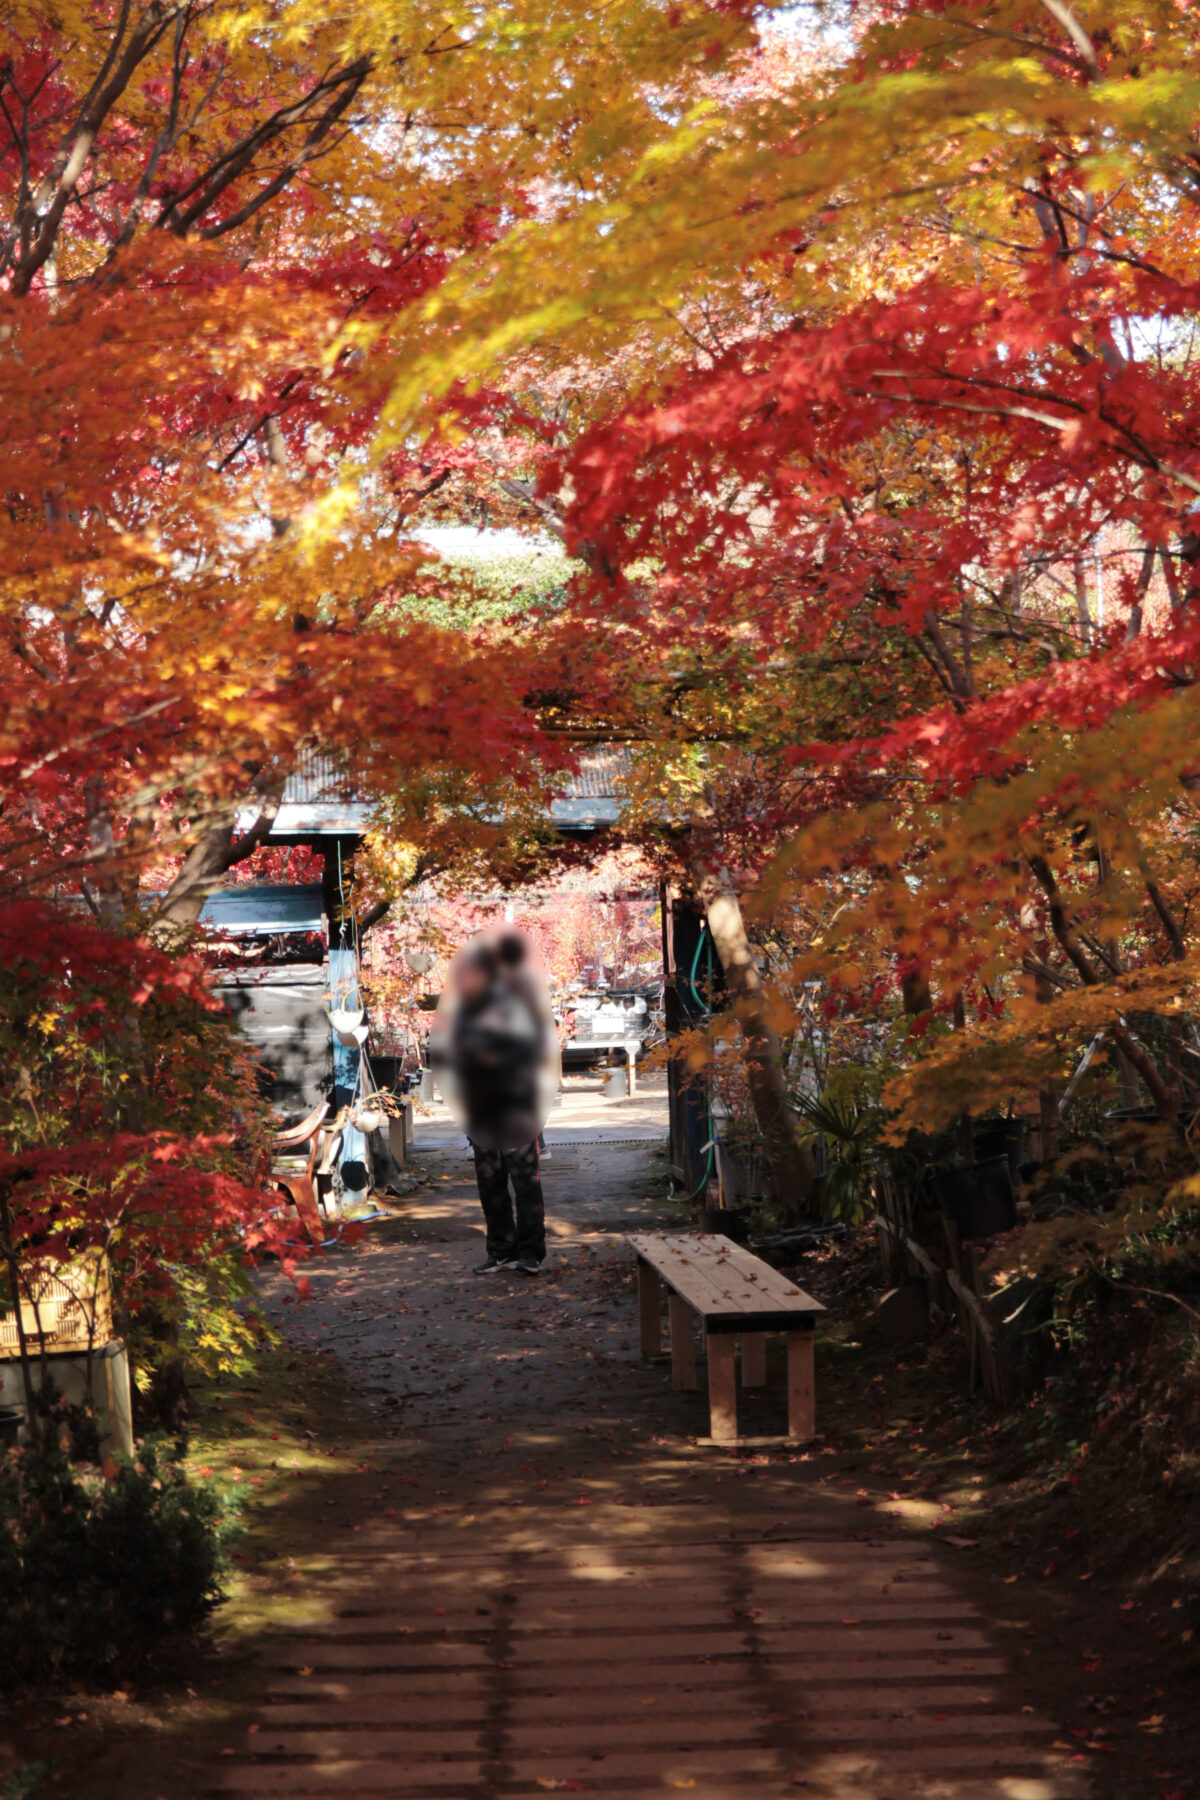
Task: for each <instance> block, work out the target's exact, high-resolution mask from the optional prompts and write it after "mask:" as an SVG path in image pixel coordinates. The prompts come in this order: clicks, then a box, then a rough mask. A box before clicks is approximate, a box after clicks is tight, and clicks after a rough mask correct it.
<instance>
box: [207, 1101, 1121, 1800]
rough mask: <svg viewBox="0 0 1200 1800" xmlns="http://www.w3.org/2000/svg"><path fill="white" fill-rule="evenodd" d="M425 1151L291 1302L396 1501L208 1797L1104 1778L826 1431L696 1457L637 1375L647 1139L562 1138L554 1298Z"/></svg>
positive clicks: (302, 1623)
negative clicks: (820, 1440) (334, 1365)
mask: <svg viewBox="0 0 1200 1800" xmlns="http://www.w3.org/2000/svg"><path fill="white" fill-rule="evenodd" d="M561 1123H562V1122H561V1121H560V1125H561ZM558 1135H559V1136H560V1139H561V1137H562V1135H563V1133H562V1131H561V1130H560V1131H559V1133H558ZM610 1135H614V1133H612V1132H610ZM429 1166H430V1169H431V1171H432V1172H434V1173H435V1175H436V1179H435V1181H434V1183H433V1185H432V1187H426V1188H424V1189H423V1190H422V1191H421V1196H420V1198H418V1199H414V1200H412V1201H410V1202H409V1203H407V1205H406V1208H405V1212H404V1215H403V1217H401V1218H398V1219H397V1220H396V1221H395V1222H392V1223H388V1224H385V1225H382V1226H379V1225H377V1226H375V1227H372V1228H371V1229H372V1236H371V1238H370V1240H369V1241H368V1242H367V1243H364V1244H362V1245H360V1246H359V1247H358V1248H357V1249H355V1250H354V1251H353V1252H349V1253H343V1252H337V1253H334V1255H333V1256H332V1257H331V1258H330V1259H329V1260H327V1261H325V1262H323V1263H322V1264H321V1265H320V1266H318V1267H317V1268H316V1270H315V1271H314V1272H313V1276H312V1282H313V1288H314V1295H313V1298H312V1299H311V1301H310V1302H309V1303H308V1304H307V1305H306V1306H304V1307H295V1306H291V1305H285V1304H284V1298H285V1296H284V1290H283V1288H282V1285H279V1286H277V1287H274V1288H273V1289H272V1290H271V1292H270V1293H269V1296H268V1297H269V1300H270V1303H271V1305H272V1306H273V1307H274V1309H275V1312H276V1316H277V1317H278V1318H279V1320H280V1321H281V1322H282V1323H283V1324H284V1327H285V1329H286V1330H287V1331H288V1333H289V1334H290V1335H291V1336H292V1337H293V1339H294V1341H296V1342H297V1343H298V1344H300V1345H302V1346H305V1347H310V1348H311V1347H317V1346H320V1347H324V1348H326V1349H330V1350H333V1351H336V1355H337V1357H338V1359H339V1361H340V1364H341V1366H342V1368H343V1369H344V1371H345V1373H346V1377H347V1380H348V1385H349V1387H350V1388H351V1389H352V1390H353V1391H354V1392H356V1393H357V1394H359V1395H361V1396H362V1397H363V1398H364V1399H365V1401H366V1402H367V1403H368V1404H369V1406H370V1409H371V1416H372V1417H373V1418H374V1419H375V1420H377V1421H378V1424H377V1431H376V1433H375V1436H376V1438H377V1443H376V1445H375V1446H374V1448H373V1451H372V1455H371V1462H372V1470H373V1472H372V1475H371V1476H370V1481H371V1496H370V1509H369V1512H367V1513H366V1514H365V1516H363V1517H362V1519H361V1521H360V1522H358V1523H356V1524H354V1525H350V1526H343V1527H342V1528H341V1529H340V1530H337V1531H336V1532H335V1533H334V1535H332V1536H331V1538H330V1548H329V1552H328V1554H327V1555H326V1556H325V1557H323V1558H321V1559H318V1561H317V1562H316V1563H313V1562H312V1561H311V1560H310V1561H309V1562H308V1563H307V1564H306V1571H307V1575H306V1579H307V1589H306V1593H305V1595H304V1596H303V1598H301V1599H300V1600H298V1601H297V1602H296V1603H295V1604H294V1605H293V1607H292V1610H291V1616H290V1618H289V1621H288V1625H287V1628H286V1629H282V1628H275V1629H272V1630H270V1631H269V1632H266V1633H264V1634H263V1635H262V1636H261V1637H260V1638H259V1641H258V1643H257V1645H256V1647H255V1651H254V1658H253V1663H252V1667H251V1672H250V1677H249V1693H250V1707H249V1711H248V1713H246V1714H245V1715H244V1720H243V1722H241V1723H239V1724H238V1725H237V1726H236V1728H235V1729H234V1730H232V1731H231V1732H230V1734H229V1735H227V1736H226V1738H225V1741H224V1747H223V1754H220V1755H219V1756H217V1757H214V1758H213V1759H211V1760H210V1762H209V1765H208V1768H207V1770H206V1772H205V1774H204V1777H203V1780H202V1783H201V1786H202V1788H203V1790H204V1791H207V1792H214V1793H215V1792H219V1793H223V1794H226V1795H228V1794H236V1795H244V1796H266V1795H281V1796H288V1797H289V1800H297V1797H300V1796H315V1795H334V1794H337V1795H341V1794H355V1795H360V1794H361V1795H364V1796H366V1795H377V1794H378V1795H382V1794H389V1795H398V1796H403V1797H404V1800H424V1797H427V1800H435V1797H436V1800H476V1797H478V1800H485V1797H488V1796H494V1797H495V1800H500V1797H501V1796H510V1795H511V1796H513V1797H514V1800H516V1797H519V1796H534V1795H538V1794H541V1793H544V1792H546V1791H548V1790H550V1791H552V1790H566V1791H573V1792H576V1791H577V1792H582V1793H591V1794H596V1795H604V1794H607V1795H621V1796H623V1797H625V1800H639V1797H641V1796H649V1795H660V1794H667V1793H671V1792H674V1791H686V1792H687V1793H688V1794H689V1795H691V1796H692V1800H741V1797H742V1796H746V1797H749V1796H755V1797H756V1800H757V1797H759V1796H774V1795H779V1796H782V1795H783V1794H785V1793H786V1794H791V1793H795V1792H797V1791H798V1790H799V1789H801V1788H803V1789H805V1790H807V1791H808V1792H810V1793H812V1794H814V1795H824V1796H830V1797H833V1796H837V1800H908V1797H909V1796H913V1795H918V1796H923V1797H926V1800H934V1797H937V1800H1069V1797H1070V1796H1075V1795H1084V1794H1085V1793H1086V1792H1087V1791H1088V1790H1087V1789H1086V1787H1085V1785H1084V1784H1083V1776H1082V1774H1081V1772H1080V1771H1079V1769H1078V1768H1077V1766H1076V1763H1073V1762H1072V1755H1071V1751H1070V1750H1069V1749H1068V1748H1067V1747H1066V1744H1065V1742H1064V1740H1062V1739H1060V1738H1058V1737H1057V1734H1056V1731H1055V1730H1054V1729H1053V1728H1052V1726H1051V1725H1050V1723H1049V1722H1047V1721H1045V1720H1043V1719H1042V1718H1040V1717H1039V1713H1038V1710H1037V1707H1038V1699H1039V1696H1038V1692H1037V1680H1036V1676H1035V1674H1034V1673H1033V1668H1032V1665H1031V1664H1030V1662H1029V1661H1028V1649H1027V1647H1026V1646H1023V1645H1022V1644H1020V1643H1019V1642H1010V1641H1007V1640H1009V1639H1011V1638H1014V1637H1015V1634H1014V1633H1012V1632H1011V1631H1010V1632H1007V1633H1006V1632H1004V1631H1002V1630H997V1629H989V1627H988V1625H987V1624H986V1622H985V1621H984V1620H983V1619H982V1618H981V1617H980V1616H979V1614H978V1612H977V1610H976V1608H975V1606H974V1605H973V1604H972V1601H971V1599H970V1598H969V1597H968V1594H967V1593H966V1591H965V1589H964V1586H963V1585H962V1574H961V1569H962V1564H961V1560H960V1561H959V1562H958V1563H957V1564H956V1563H955V1561H954V1556H955V1553H954V1551H953V1550H945V1549H942V1548H941V1547H940V1546H938V1545H936V1544H934V1543H933V1542H931V1541H930V1539H929V1536H928V1534H919V1535H914V1534H911V1533H906V1530H905V1528H904V1527H903V1526H902V1525H901V1524H900V1523H899V1522H897V1521H896V1520H895V1519H894V1518H891V1517H888V1516H885V1515H884V1514H883V1513H881V1512H880V1511H878V1510H877V1509H876V1507H875V1505H874V1502H873V1501H871V1500H870V1499H869V1498H864V1496H862V1495H861V1494H860V1493H859V1492H858V1491H857V1490H856V1486H855V1484H854V1482H853V1480H846V1482H845V1486H844V1488H838V1489H837V1491H835V1492H833V1493H831V1492H829V1491H828V1487H827V1486H826V1487H824V1488H823V1489H822V1490H821V1491H818V1484H817V1480H816V1477H817V1476H818V1474H820V1473H821V1472H822V1462H821V1457H822V1452H821V1448H820V1446H819V1445H817V1446H814V1448H813V1450H812V1451H811V1452H809V1453H807V1454H804V1455H800V1454H797V1453H795V1452H792V1453H787V1452H781V1453H774V1454H772V1455H770V1456H767V1455H765V1454H757V1455H746V1454H742V1455H739V1456H734V1455H730V1454H726V1453H720V1452H714V1451H713V1450H711V1449H704V1448H700V1447H697V1446H696V1445H695V1443H694V1441H691V1440H694V1439H695V1437H696V1436H698V1435H701V1434H702V1433H703V1432H704V1431H705V1430H706V1428H707V1425H706V1416H705V1403H704V1400H703V1398H702V1396H701V1394H699V1393H697V1394H677V1393H675V1392H673V1391H672V1389H671V1386H670V1380H669V1374H668V1372H667V1370H666V1369H665V1368H664V1367H662V1366H660V1365H653V1366H646V1365H644V1364H643V1363H642V1362H641V1360H640V1358H639V1356H638V1353H637V1344H636V1329H635V1318H634V1311H635V1309H634V1303H633V1292H632V1284H631V1280H630V1273H631V1272H630V1267H629V1262H630V1259H629V1256H628V1253H627V1251H626V1250H625V1249H624V1246H623V1244H622V1242H621V1237H622V1234H623V1233H624V1232H625V1231H627V1230H628V1229H630V1228H631V1227H633V1226H634V1225H636V1224H642V1223H647V1222H651V1221H653V1222H656V1223H662V1222H663V1217H664V1212H665V1208H664V1207H663V1205H662V1203H661V1202H655V1201H651V1200H647V1199H645V1198H643V1196H645V1195H646V1194H647V1193H649V1192H651V1191H652V1190H653V1187H654V1176H655V1171H656V1170H660V1169H661V1163H660V1162H659V1163H656V1162H655V1161H654V1159H653V1151H652V1149H651V1147H649V1146H648V1145H646V1144H640V1145H639V1144H625V1145H619V1144H608V1145H603V1146H598V1145H595V1144H592V1145H588V1144H586V1143H584V1144H565V1143H561V1142H560V1147H559V1149H558V1150H557V1151H556V1152H555V1155H554V1158H553V1160H552V1161H551V1163H550V1165H549V1166H548V1168H547V1170H546V1194H547V1205H548V1210H549V1213H550V1216H551V1241H552V1251H551V1257H550V1260H549V1263H548V1267H547V1269H546V1271H545V1272H544V1273H543V1274H542V1275H541V1276H540V1277H539V1278H537V1279H534V1280H529V1279H522V1278H520V1277H517V1276H515V1275H512V1276H507V1275H506V1276H493V1277H487V1278H479V1277H474V1276H472V1275H471V1274H470V1273H469V1270H470V1267H471V1264H472V1263H473V1262H475V1261H477V1260H478V1258H479V1255H480V1254H481V1250H482V1236H481V1221H480V1218H479V1214H478V1206H477V1202H476V1200H475V1196H474V1189H473V1185H472V1182H471V1172H470V1167H469V1164H468V1163H467V1160H466V1158H465V1156H463V1155H462V1154H461V1152H459V1151H457V1150H455V1149H454V1148H446V1149H444V1150H442V1151H440V1152H437V1153H435V1155H433V1156H431V1157H430V1158H429ZM818 1369H819V1352H818ZM701 1378H702V1379H703V1376H702V1377H701ZM781 1384H782V1371H781V1369H780V1368H779V1367H778V1366H777V1365H776V1364H775V1363H774V1362H773V1363H772V1371H771V1387H772V1390H773V1391H771V1392H769V1393H768V1394H767V1395H766V1396H765V1397H764V1399H763V1400H762V1401H756V1405H758V1406H760V1407H761V1408H762V1409H763V1411H762V1416H761V1418H758V1419H756V1415H755V1413H754V1411H753V1410H750V1411H749V1413H748V1417H747V1420H746V1425H745V1427H744V1428H745V1429H747V1430H750V1431H753V1430H755V1429H760V1428H762V1427H763V1426H765V1425H767V1424H768V1423H771V1424H772V1425H773V1426H774V1427H775V1428H777V1419H776V1418H775V1410H776V1409H778V1408H780V1407H781V1406H782V1398H781V1393H780V1389H781ZM818 1401H820V1375H819V1373H818ZM835 1486H836V1483H835ZM1056 1746H1057V1747H1056Z"/></svg>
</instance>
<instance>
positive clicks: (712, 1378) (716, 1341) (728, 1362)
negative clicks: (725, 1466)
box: [705, 1331, 738, 1444]
mask: <svg viewBox="0 0 1200 1800" xmlns="http://www.w3.org/2000/svg"><path fill="white" fill-rule="evenodd" d="M705 1349H706V1351H707V1353H708V1429H709V1435H710V1436H711V1437H712V1440H713V1442H714V1443H717V1444H733V1443H736V1442H737V1434H738V1424H737V1373H736V1370H735V1368H734V1361H733V1337H732V1335H729V1334H726V1333H725V1332H720V1331H717V1332H710V1333H709V1335H708V1338H707V1339H706V1342H705Z"/></svg>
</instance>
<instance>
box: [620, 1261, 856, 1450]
mask: <svg viewBox="0 0 1200 1800" xmlns="http://www.w3.org/2000/svg"><path fill="white" fill-rule="evenodd" d="M629 1242H630V1244H631V1245H632V1246H633V1248H634V1250H635V1251H636V1252H637V1259H638V1263H637V1269H638V1322H639V1326H640V1331H641V1344H642V1354H643V1356H657V1355H658V1354H659V1353H660V1351H661V1349H662V1291H663V1288H664V1287H665V1288H666V1290H667V1305H668V1311H669V1314H670V1321H671V1373H672V1378H673V1380H674V1383H675V1386H676V1387H677V1388H694V1387H698V1386H699V1383H698V1381H697V1380H696V1346H695V1340H694V1336H693V1331H692V1324H693V1315H695V1316H696V1317H698V1318H699V1320H700V1321H701V1324H702V1326H703V1329H704V1340H705V1350H706V1354H707V1360H708V1405H709V1430H710V1432H711V1435H712V1441H713V1443H717V1444H731V1443H736V1442H737V1441H738V1423H737V1377H736V1374H735V1369H734V1342H735V1340H736V1339H737V1338H739V1337H740V1338H741V1340H742V1385H743V1387H761V1386H762V1385H763V1383H764V1382H765V1381H766V1379H767V1336H766V1334H767V1332H768V1331H784V1332H786V1333H787V1359H788V1437H789V1439H792V1440H795V1441H797V1442H804V1441H805V1440H806V1439H808V1438H811V1437H812V1436H813V1434H814V1432H815V1430H816V1406H815V1389H814V1376H813V1325H814V1323H815V1321H816V1319H817V1316H818V1314H819V1313H823V1312H824V1311H825V1308H824V1307H823V1306H822V1305H821V1303H820V1301H819V1300H814V1299H813V1298H812V1296H811V1295H809V1294H806V1293H805V1292H804V1291H803V1289H801V1288H798V1287H797V1286H796V1284H795V1283H794V1282H792V1281H788V1280H787V1279H786V1278H785V1277H784V1276H782V1275H781V1274H780V1273H779V1271H778V1270H777V1269H773V1268H771V1266H770V1264H769V1263H765V1262H762V1261H760V1259H759V1258H758V1257H757V1256H752V1255H751V1254H750V1252H749V1251H748V1250H743V1249H742V1248H741V1247H740V1246H739V1245H737V1244H735V1243H733V1242H732V1241H731V1240H730V1239H729V1238H727V1237H720V1236H716V1235H713V1236H705V1237H695V1236H692V1235H689V1234H685V1233H682V1232H680V1233H671V1234H668V1233H666V1232H661V1231H654V1232H648V1231H639V1232H634V1233H632V1234H631V1236H630V1239H629Z"/></svg>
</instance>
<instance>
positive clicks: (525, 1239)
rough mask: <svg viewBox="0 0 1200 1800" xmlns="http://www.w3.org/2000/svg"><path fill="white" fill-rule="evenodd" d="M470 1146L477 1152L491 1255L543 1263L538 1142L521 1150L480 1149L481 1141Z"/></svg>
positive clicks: (504, 1259)
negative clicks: (514, 1207) (521, 1258)
mask: <svg viewBox="0 0 1200 1800" xmlns="http://www.w3.org/2000/svg"><path fill="white" fill-rule="evenodd" d="M471 1149H472V1150H473V1152H474V1154H475V1180H476V1182H477V1184H478V1187H479V1202H480V1205H481V1206H482V1207H483V1216H484V1220H485V1221H486V1224H487V1249H488V1255H489V1256H494V1257H495V1258H496V1259H497V1261H498V1262H507V1261H508V1259H509V1258H510V1257H513V1256H532V1257H535V1258H536V1259H537V1261H538V1262H541V1261H542V1260H543V1259H544V1257H545V1255H546V1209H545V1207H544V1205H543V1204H542V1177H541V1174H540V1172H539V1169H538V1147H537V1144H536V1142H534V1143H532V1144H526V1145H525V1147H524V1148H523V1149H521V1150H481V1149H480V1148H479V1146H478V1144H472V1145H471ZM510 1181H511V1183H512V1194H510V1193H509V1182H510ZM514 1196H515V1199H516V1211H515V1216H514V1210H513V1197H514Z"/></svg>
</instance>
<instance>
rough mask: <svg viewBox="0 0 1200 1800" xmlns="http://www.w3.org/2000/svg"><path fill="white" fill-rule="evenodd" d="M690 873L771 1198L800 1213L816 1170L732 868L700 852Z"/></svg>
mask: <svg viewBox="0 0 1200 1800" xmlns="http://www.w3.org/2000/svg"><path fill="white" fill-rule="evenodd" d="M691 874H692V879H693V881H694V882H695V884H696V893H697V896H698V898H699V900H700V903H701V905H702V906H703V908H704V916H705V920H706V921H707V924H708V929H709V932H710V933H711V935H712V941H713V944H714V945H715V946H716V951H717V955H718V956H719V957H720V959H721V968H722V969H723V971H724V974H725V986H726V988H727V990H728V992H729V995H730V998H731V999H732V1001H733V1010H734V1013H735V1016H736V1018H737V1021H738V1025H739V1027H740V1029H741V1033H742V1044H743V1046H744V1050H745V1059H746V1079H747V1082H748V1085H749V1088H750V1101H751V1104H752V1106H753V1107H754V1116H755V1118H756V1119H757V1121H758V1128H759V1130H760V1131H761V1132H762V1136H763V1143H764V1146H765V1149H766V1156H767V1166H768V1168H769V1169H770V1174H771V1189H772V1194H773V1197H774V1199H775V1202H776V1204H777V1205H779V1206H780V1207H782V1208H783V1209H784V1210H785V1211H786V1212H788V1213H789V1214H793V1215H796V1214H800V1213H803V1212H804V1211H805V1210H806V1207H805V1203H806V1202H807V1201H808V1200H809V1199H810V1197H811V1195H812V1191H813V1188H814V1186H815V1184H816V1179H817V1166H816V1163H815V1162H814V1160H813V1155H812V1151H811V1150H810V1149H809V1148H808V1146H807V1145H806V1144H805V1143H804V1142H803V1140H802V1139H801V1137H800V1133H799V1130H798V1128H797V1123H796V1115H795V1113H794V1112H793V1110H792V1105H791V1101H790V1099H789V1096H788V1090H787V1082H786V1080H785V1077H784V1070H783V1055H782V1052H781V1049H780V1044H779V1036H778V1033H777V1032H776V1031H775V1028H774V1027H773V1026H772V1024H771V1023H770V1020H769V1019H768V1017H767V1012H766V1006H767V991H766V987H765V984H764V982H763V978H762V971H761V970H760V969H759V966H758V961H757V959H756V957H755V955H754V951H753V949H752V947H751V944H750V939H749V938H748V937H747V935H746V924H745V920H744V919H743V918H742V908H741V904H740V902H739V900H738V897H737V892H736V890H735V888H734V885H733V882H732V880H731V878H730V875H729V872H728V870H727V869H725V868H724V867H723V866H722V865H721V863H720V862H719V861H718V860H717V858H716V857H714V856H708V855H705V854H703V853H702V852H700V851H699V850H696V851H695V852H694V853H693V856H692V858H691Z"/></svg>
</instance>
